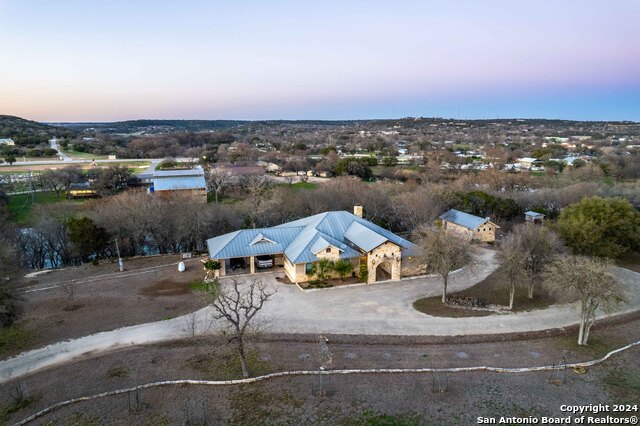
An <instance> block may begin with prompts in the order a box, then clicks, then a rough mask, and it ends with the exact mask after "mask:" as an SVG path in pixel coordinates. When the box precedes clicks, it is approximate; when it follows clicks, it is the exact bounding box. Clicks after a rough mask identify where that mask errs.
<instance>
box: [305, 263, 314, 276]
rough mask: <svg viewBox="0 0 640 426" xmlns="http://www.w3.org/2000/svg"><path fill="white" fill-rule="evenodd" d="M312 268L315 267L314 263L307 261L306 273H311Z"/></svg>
mask: <svg viewBox="0 0 640 426" xmlns="http://www.w3.org/2000/svg"><path fill="white" fill-rule="evenodd" d="M311 268H313V263H307V264H305V265H304V273H305V274H309V272H311Z"/></svg>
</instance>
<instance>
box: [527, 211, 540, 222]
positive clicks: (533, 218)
mask: <svg viewBox="0 0 640 426" xmlns="http://www.w3.org/2000/svg"><path fill="white" fill-rule="evenodd" d="M524 220H526V221H527V222H528V223H542V221H543V220H544V215H543V214H542V213H538V212H534V211H531V210H530V211H528V212H524Z"/></svg>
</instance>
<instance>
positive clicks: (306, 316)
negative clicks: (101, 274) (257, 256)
mask: <svg viewBox="0 0 640 426" xmlns="http://www.w3.org/2000/svg"><path fill="white" fill-rule="evenodd" d="M497 266H498V264H497V261H496V259H495V252H493V251H491V250H483V252H482V254H481V255H480V259H479V266H477V267H476V268H474V270H469V269H467V268H464V269H462V270H460V271H457V272H456V273H454V274H453V275H452V277H451V281H450V284H449V288H450V291H452V292H453V291H459V290H463V289H465V288H468V287H471V286H472V285H474V284H476V283H478V282H479V281H481V280H483V279H484V278H485V277H487V276H488V275H489V274H490V273H491V272H493V271H494V270H495V269H496V268H497ZM616 274H617V276H618V278H619V279H620V280H621V281H622V282H624V283H625V284H626V285H627V301H626V302H625V303H624V304H622V305H620V306H618V307H617V309H616V310H615V311H613V312H610V313H608V314H605V313H602V312H601V313H599V315H598V317H599V318H602V317H605V316H611V315H618V314H623V313H628V312H633V311H636V310H638V309H640V274H639V273H637V272H633V271H629V270H627V269H622V268H616ZM263 277H264V280H265V283H266V284H267V285H268V286H269V288H270V289H272V290H276V291H277V293H275V294H274V296H273V297H272V299H271V300H269V301H268V303H267V304H265V307H264V309H263V310H262V311H261V312H260V314H259V316H258V317H256V318H257V319H258V320H262V321H265V322H266V323H267V324H268V331H269V332H274V333H305V334H319V333H322V334H359V335H367V334H368V335H404V336H411V335H425V336H461V335H482V334H502V333H518V332H532V331H541V330H547V329H555V328H563V327H567V326H571V325H574V324H576V323H577V322H578V318H579V307H578V304H577V303H570V304H563V305H554V306H551V307H549V308H547V309H544V310H537V311H530V312H519V313H511V314H503V315H491V316H485V317H472V318H443V317H431V316H429V315H425V314H422V313H420V312H418V311H416V310H415V309H413V307H412V304H413V302H414V301H415V300H416V299H418V298H420V297H425V296H437V295H439V294H440V292H441V284H440V280H439V279H438V278H437V277H421V278H415V279H408V280H402V281H387V282H382V283H377V284H374V285H362V286H346V287H337V288H331V289H323V290H318V291H314V292H302V291H301V290H299V289H298V288H297V287H296V286H291V285H283V284H279V283H278V282H277V281H276V280H275V279H274V274H264V275H263ZM222 284H223V285H224V281H223V282H222ZM192 316H195V319H196V323H197V328H198V329H199V330H211V329H219V328H220V327H221V324H215V327H212V323H211V308H209V307H207V308H203V309H201V310H199V311H197V312H195V313H193V314H190V315H185V316H182V317H177V318H173V319H170V320H165V321H158V322H153V323H148V324H140V325H136V326H131V327H124V328H120V329H117V330H113V331H108V332H103V333H97V334H93V335H90V336H86V337H82V338H79V339H74V340H68V341H64V342H59V343H56V344H53V345H49V346H46V347H44V348H40V349H36V350H32V351H29V352H25V353H22V354H20V355H18V356H16V357H14V358H10V359H8V360H5V361H2V362H0V382H3V381H7V380H10V379H11V378H15V377H18V376H21V375H24V374H27V373H29V372H33V371H36V370H40V369H42V368H45V367H49V366H52V365H55V364H57V363H61V362H66V361H70V360H72V359H74V358H77V357H81V356H83V355H86V354H89V353H91V354H95V353H98V352H101V351H106V350H112V349H116V348H121V347H127V346H132V345H141V344H149V343H156V342H161V341H168V340H175V339H180V338H184V337H187V336H188V335H189V334H190V333H189V331H188V330H189V326H188V325H187V324H188V322H189V320H190V318H191V317H192Z"/></svg>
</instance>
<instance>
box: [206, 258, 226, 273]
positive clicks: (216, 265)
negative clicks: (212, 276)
mask: <svg viewBox="0 0 640 426" xmlns="http://www.w3.org/2000/svg"><path fill="white" fill-rule="evenodd" d="M204 267H205V269H206V270H208V271H211V270H216V269H220V268H221V267H222V265H221V264H220V262H218V261H217V260H213V259H210V260H207V261H206V262H204Z"/></svg>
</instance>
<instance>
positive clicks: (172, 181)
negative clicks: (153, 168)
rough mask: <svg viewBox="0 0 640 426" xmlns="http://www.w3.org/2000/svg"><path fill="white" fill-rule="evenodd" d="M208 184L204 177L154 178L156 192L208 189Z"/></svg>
mask: <svg viewBox="0 0 640 426" xmlns="http://www.w3.org/2000/svg"><path fill="white" fill-rule="evenodd" d="M206 188H207V183H206V182H205V180H204V175H201V176H176V177H161V178H157V177H155V173H154V178H153V190H154V191H175V190H179V189H206Z"/></svg>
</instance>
